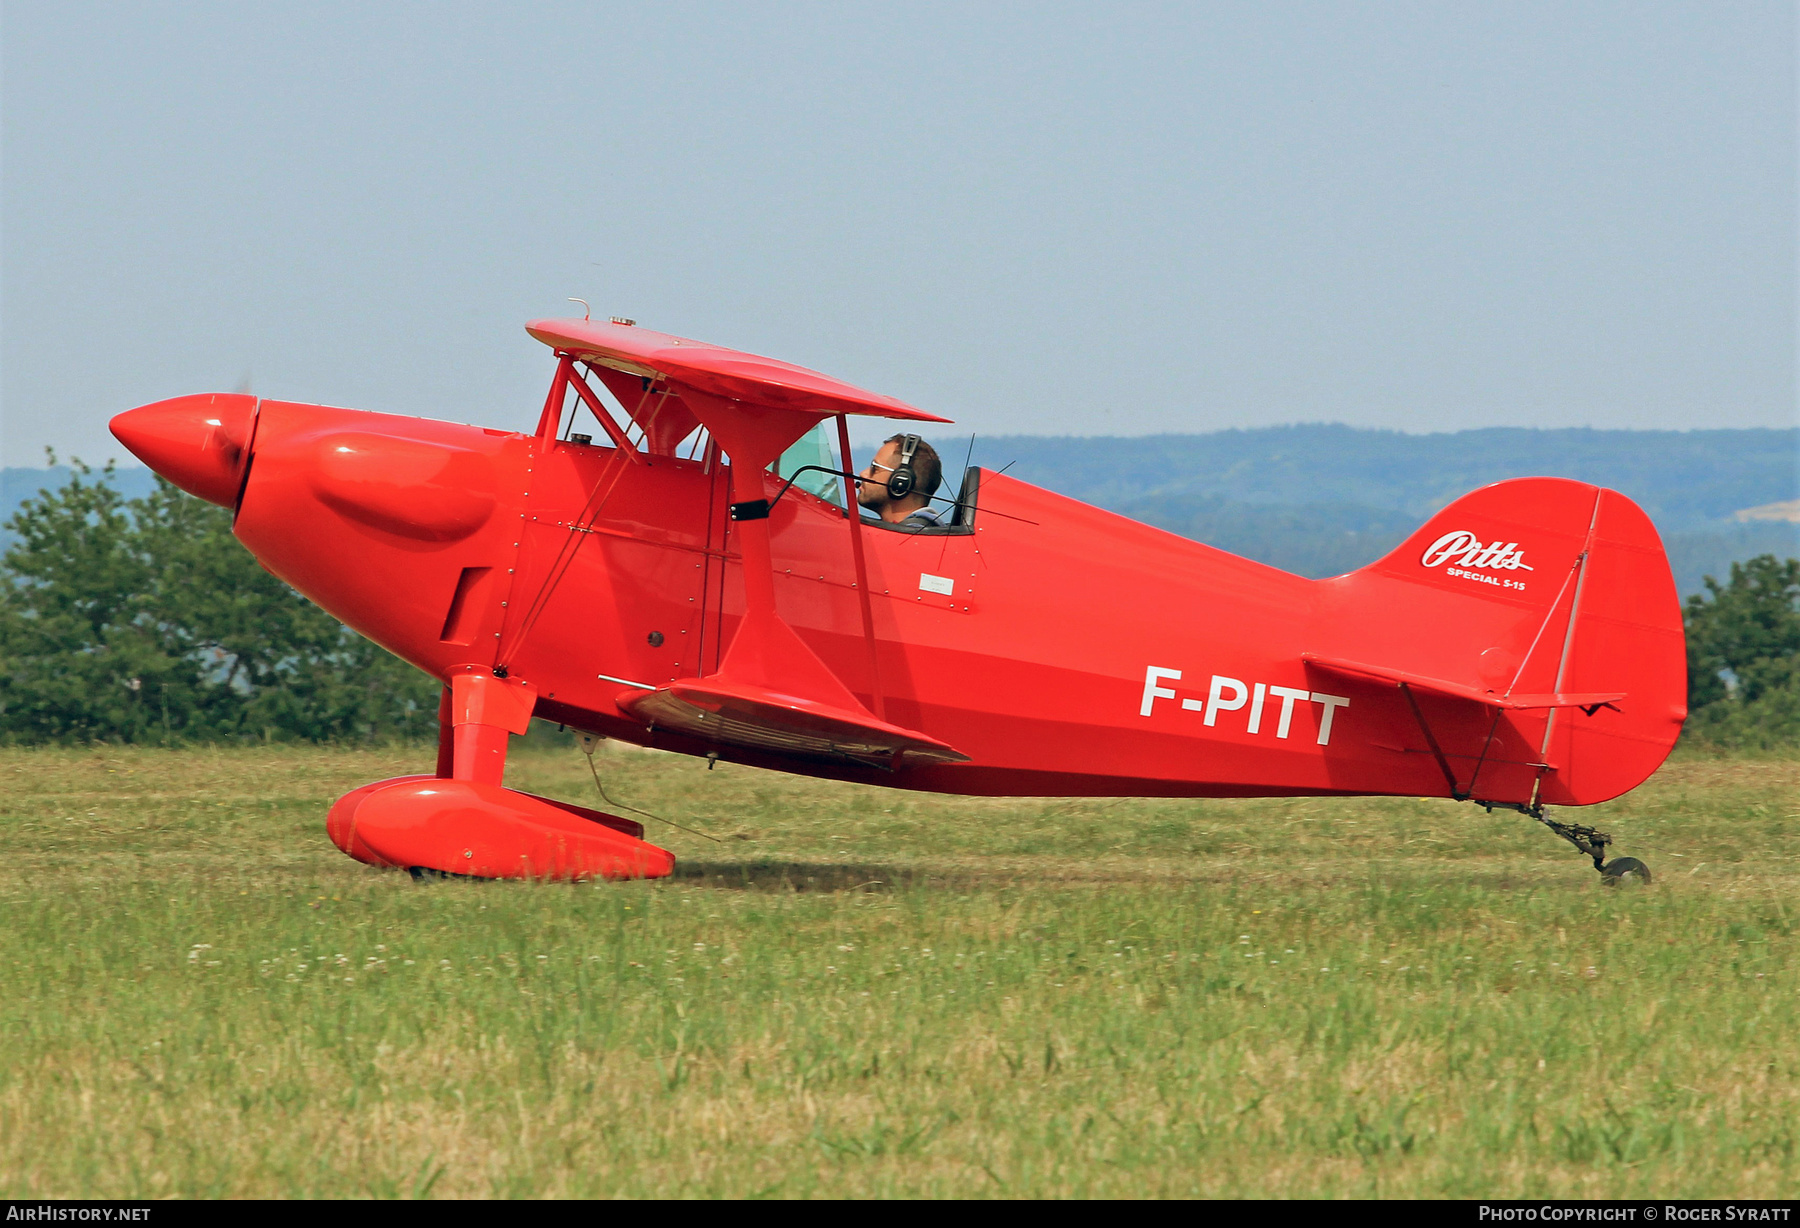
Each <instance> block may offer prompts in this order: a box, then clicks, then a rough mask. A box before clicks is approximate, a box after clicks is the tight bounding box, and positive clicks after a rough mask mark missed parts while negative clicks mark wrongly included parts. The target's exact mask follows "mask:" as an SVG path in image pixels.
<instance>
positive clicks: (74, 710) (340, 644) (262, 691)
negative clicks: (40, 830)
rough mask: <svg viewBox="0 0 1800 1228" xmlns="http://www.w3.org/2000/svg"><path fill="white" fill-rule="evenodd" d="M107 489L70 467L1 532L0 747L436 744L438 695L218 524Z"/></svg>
mask: <svg viewBox="0 0 1800 1228" xmlns="http://www.w3.org/2000/svg"><path fill="white" fill-rule="evenodd" d="M52 463H54V458H52ZM110 473H111V467H110V466H108V468H107V469H106V470H104V471H101V472H98V473H96V472H95V471H93V470H92V469H90V468H88V467H87V466H84V465H81V464H79V463H76V464H75V465H74V467H73V472H72V473H71V476H70V478H69V481H68V482H67V484H65V485H64V486H62V487H60V488H56V489H49V490H44V491H41V492H39V493H38V494H37V495H35V496H33V497H31V498H29V499H27V500H26V501H25V502H24V503H23V504H22V505H21V506H20V508H19V510H18V511H17V512H16V513H15V514H14V515H13V516H12V518H11V519H9V520H8V521H7V522H6V527H7V529H8V530H10V531H11V532H12V534H13V535H14V538H15V540H14V542H13V544H12V545H11V546H10V547H9V548H8V549H7V551H6V552H5V554H4V555H3V556H0V740H3V741H7V742H13V743H33V742H89V741H116V742H148V743H172V742H193V741H227V740H262V741H271V740H280V741H307V742H337V741H385V740H392V739H406V740H411V739H416V738H423V737H426V736H435V733H436V729H437V702H438V690H439V685H438V683H437V682H436V681H435V680H434V679H432V678H430V677H428V676H427V675H425V674H424V673H422V672H420V671H419V670H417V669H414V668H413V667H412V666H410V665H408V664H406V663H405V662H404V661H401V660H400V659H399V658H397V657H395V656H393V655H392V654H391V653H389V652H387V651H386V650H385V649H382V648H379V647H377V646H376V645H375V644H373V643H371V642H370V641H368V640H366V639H364V638H363V637H362V636H360V635H358V634H356V633H355V632H354V631H351V630H350V629H349V628H347V627H345V626H344V625H343V624H342V623H340V622H338V620H337V619H335V618H333V617H331V615H329V614H327V613H325V612H324V611H323V610H321V609H319V608H318V607H317V606H315V605H313V604H312V603H311V602H309V601H307V600H306V598H304V597H302V596H301V595H300V594H299V593H297V592H295V591H294V590H293V589H291V588H289V587H288V586H287V585H286V584H284V583H283V582H282V581H280V580H278V579H276V578H275V577H274V576H273V575H271V574H269V573H268V572H267V571H265V570H263V568H262V566H261V565H260V564H259V563H258V562H257V561H256V559H255V557H254V556H253V555H251V553H250V552H249V551H248V550H246V549H244V547H243V546H242V545H241V544H240V543H239V542H238V540H237V539H236V538H235V537H233V536H232V535H231V513H230V512H229V511H228V510H227V509H225V508H222V507H218V506H215V505H214V504H211V503H207V502H205V501H203V500H200V499H196V498H194V497H193V496H191V495H188V494H186V493H184V492H182V491H181V490H178V489H177V488H176V487H174V486H171V485H170V484H169V483H167V482H163V481H161V480H160V479H159V480H158V483H157V487H156V489H155V490H154V491H152V492H151V493H150V494H148V495H146V496H144V497H142V498H138V499H127V498H125V497H124V496H123V495H121V494H120V493H119V492H118V491H117V490H116V489H115V488H114V487H113V485H112V484H111V482H110V481H108V480H107V479H108V478H109V476H110Z"/></svg>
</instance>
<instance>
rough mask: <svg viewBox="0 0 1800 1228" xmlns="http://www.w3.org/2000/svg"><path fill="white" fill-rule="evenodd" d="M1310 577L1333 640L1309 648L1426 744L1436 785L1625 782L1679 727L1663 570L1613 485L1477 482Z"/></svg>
mask: <svg viewBox="0 0 1800 1228" xmlns="http://www.w3.org/2000/svg"><path fill="white" fill-rule="evenodd" d="M1322 587H1323V588H1325V589H1326V590H1327V591H1328V593H1329V598H1328V604H1329V606H1330V607H1331V611H1332V615H1333V617H1332V619H1331V620H1330V621H1331V622H1332V623H1333V624H1334V629H1335V630H1336V631H1337V634H1335V635H1334V636H1333V637H1332V638H1333V639H1334V640H1335V641H1336V645H1335V649H1334V651H1333V652H1320V653H1317V654H1309V658H1308V659H1309V662H1310V663H1312V664H1314V665H1315V666H1317V667H1318V668H1319V669H1321V670H1323V671H1325V672H1328V673H1337V674H1338V675H1339V676H1341V677H1346V678H1348V679H1350V684H1354V685H1357V686H1359V687H1361V688H1362V689H1363V690H1364V692H1365V693H1371V696H1372V697H1373V695H1374V694H1378V693H1382V692H1385V694H1384V695H1383V697H1382V700H1381V701H1380V703H1381V706H1382V707H1383V708H1384V709H1385V710H1386V711H1387V712H1388V714H1389V721H1388V723H1389V724H1390V725H1391V726H1393V727H1394V728H1395V731H1396V733H1397V735H1398V736H1400V737H1401V738H1402V739H1403V741H1404V742H1405V749H1407V750H1411V751H1417V752H1418V753H1421V754H1430V755H1432V756H1433V757H1434V758H1435V759H1436V761H1437V763H1438V764H1439V766H1440V767H1441V768H1442V771H1443V775H1444V777H1445V782H1446V787H1445V790H1444V792H1446V793H1448V794H1451V795H1454V796H1473V797H1475V798H1476V799H1477V800H1482V801H1495V802H1502V803H1507V804H1515V805H1529V804H1532V803H1534V802H1545V803H1551V804H1558V805H1588V804H1592V803H1594V802H1599V801H1605V800H1607V799H1608V798H1611V797H1616V796H1618V795H1619V794H1621V793H1623V792H1625V791H1626V790H1628V789H1631V788H1633V787H1634V786H1636V785H1638V784H1640V783H1642V781H1643V780H1644V779H1645V778H1647V777H1648V776H1649V775H1650V773H1651V772H1653V771H1655V770H1656V768H1657V767H1658V766H1659V765H1660V764H1661V763H1662V761H1663V760H1664V758H1666V757H1667V755H1668V753H1669V750H1670V748H1671V747H1673V745H1674V743H1675V739H1676V737H1677V736H1678V735H1679V733H1680V731H1681V722H1682V720H1683V719H1684V718H1685V717H1686V689H1687V675H1686V650H1685V644H1684V639H1683V633H1682V623H1681V608H1680V604H1679V602H1678V600H1677V597H1676V593H1675V583H1674V578H1673V576H1672V574H1671V573H1670V570H1669V564H1668V558H1667V556H1666V554H1665V553H1664V551H1663V546H1662V541H1661V538H1660V537H1659V536H1658V535H1657V532H1656V528H1655V526H1654V525H1652V524H1651V522H1650V519H1649V517H1648V516H1646V515H1645V514H1644V512H1643V510H1642V509H1641V508H1639V507H1638V506H1637V505H1636V504H1635V503H1633V502H1632V501H1631V500H1630V499H1628V498H1626V497H1625V496H1624V495H1622V494H1619V493H1618V492H1617V491H1613V490H1606V489H1603V488H1601V487H1597V486H1591V485H1588V484H1587V483H1583V482H1574V481H1568V480H1565V479H1561V478H1520V479H1515V480H1512V481H1507V482H1499V483H1496V484H1494V485H1492V486H1487V487H1483V488H1482V489H1480V490H1476V491H1473V492H1471V493H1470V494H1468V495H1465V496H1463V497H1462V498H1461V499H1458V500H1456V501H1455V502H1453V503H1451V504H1450V505H1449V506H1448V507H1446V508H1445V509H1444V510H1443V511H1441V512H1439V513H1438V514H1437V515H1436V516H1434V517H1432V518H1431V520H1429V521H1428V522H1427V523H1426V524H1425V525H1423V526H1422V527H1421V528H1420V529H1419V530H1418V531H1417V532H1415V533H1413V534H1412V535H1411V536H1410V537H1409V538H1407V540H1406V541H1405V542H1404V543H1402V544H1401V545H1400V546H1399V547H1398V548H1397V549H1395V550H1394V551H1393V552H1392V553H1390V554H1388V555H1387V556H1386V557H1385V558H1383V559H1381V560H1379V561H1378V562H1376V563H1373V564H1371V565H1369V566H1368V567H1365V568H1363V569H1362V570H1360V571H1356V572H1352V573H1350V574H1349V575H1346V576H1340V577H1338V578H1337V579H1335V580H1329V581H1323V582H1322ZM1347 667H1349V671H1348V672H1346V669H1347ZM1358 668H1360V671H1361V672H1360V673H1359V672H1357V669H1358ZM1403 684H1404V685H1403Z"/></svg>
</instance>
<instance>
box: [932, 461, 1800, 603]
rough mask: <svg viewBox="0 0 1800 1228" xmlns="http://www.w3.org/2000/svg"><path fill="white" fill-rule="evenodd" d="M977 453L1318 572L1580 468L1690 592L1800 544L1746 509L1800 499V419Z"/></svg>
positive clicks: (1796, 535)
mask: <svg viewBox="0 0 1800 1228" xmlns="http://www.w3.org/2000/svg"><path fill="white" fill-rule="evenodd" d="M934 442H936V441H934ZM967 450H968V441H967V439H966V438H965V439H962V440H958V439H955V438H944V439H943V440H942V442H941V444H940V451H941V452H942V454H943V455H944V457H945V459H946V461H947V462H948V464H947V466H946V467H947V468H949V469H952V470H954V469H955V468H956V467H957V466H958V465H960V463H961V461H962V458H963V456H964V455H965V454H967ZM975 460H976V462H977V463H979V464H982V465H985V466H987V467H989V468H992V469H999V468H1002V467H1005V468H1006V470H1007V472H1008V473H1010V474H1013V475H1015V476H1017V477H1020V478H1023V479H1025V480H1026V481H1028V482H1033V483H1035V484H1037V485H1039V486H1044V487H1047V488H1049V489H1051V490H1054V491H1057V492H1059V493H1061V494H1066V495H1070V496H1072V497H1074V498H1077V499H1082V500H1085V501H1086V502H1089V503H1095V504H1098V505H1099V506H1101V507H1105V508H1109V509H1111V510H1112V511H1116V512H1119V513H1121V514H1123V515H1126V516H1130V517H1132V518H1133V519H1135V520H1141V521H1143V522H1144V523H1146V524H1153V525H1156V526H1157V527H1159V528H1164V529H1168V530H1170V531H1171V532H1175V533H1180V534H1182V535H1183V536H1186V537H1192V538H1194V539H1196V540H1198V541H1204V542H1206V543H1208V544H1209V545H1214V546H1218V547H1219V548H1220V549H1222V550H1229V551H1231V552H1232V553H1234V554H1241V555H1244V556H1245V557H1247V558H1253V559H1256V560H1258V561H1259V562H1264V563H1268V564H1270V565H1271V566H1275V567H1280V568H1282V569H1284V570H1287V571H1293V572H1297V573H1299V574H1300V575H1305V576H1329V575H1337V574H1340V573H1342V572H1345V571H1350V570H1353V569H1355V568H1357V567H1361V566H1363V565H1364V564H1366V563H1371V562H1373V561H1374V560H1376V559H1378V558H1380V557H1381V556H1382V555H1383V554H1385V553H1387V551H1389V550H1391V549H1393V548H1394V547H1395V546H1397V545H1398V544H1399V543H1400V542H1401V541H1402V540H1403V539H1404V538H1405V537H1406V535H1407V533H1409V532H1411V531H1412V530H1413V529H1415V528H1417V527H1418V526H1419V525H1420V524H1421V523H1423V522H1424V521H1425V520H1426V519H1427V518H1428V517H1430V516H1431V515H1432V514H1433V513H1434V512H1436V511H1437V510H1438V509H1439V508H1441V507H1443V506H1444V505H1445V504H1447V503H1449V502H1450V501H1451V500H1453V499H1455V498H1457V497H1458V496H1459V495H1462V494H1465V493H1467V492H1468V491H1470V490H1473V489H1475V488H1476V487H1477V486H1483V485H1486V484H1487V483H1489V482H1498V481H1501V480H1502V479H1505V478H1513V477H1528V476H1545V477H1568V478H1575V479H1577V480H1580V481H1584V482H1593V483H1596V484H1598V485H1601V486H1609V487H1611V488H1613V489H1614V490H1618V491H1622V492H1623V493H1625V494H1627V495H1629V496H1630V497H1631V498H1632V499H1634V500H1636V501H1637V502H1638V503H1639V504H1640V505H1641V506H1642V507H1643V508H1644V509H1645V510H1646V511H1647V512H1649V513H1650V516H1651V518H1652V519H1653V520H1655V522H1656V524H1657V528H1658V529H1659V530H1660V531H1661V532H1662V534H1663V540H1664V544H1665V545H1666V546H1667V548H1668V551H1669V559H1670V564H1671V566H1672V567H1673V569H1674V571H1675V579H1676V583H1677V585H1678V586H1679V587H1680V590H1681V592H1682V593H1684V594H1685V593H1691V592H1695V591H1698V590H1699V588H1700V586H1701V578H1702V577H1703V576H1706V575H1716V576H1721V577H1722V576H1724V575H1726V574H1727V573H1728V572H1729V570H1730V566H1731V563H1732V562H1733V561H1734V560H1741V559H1746V558H1749V557H1751V556H1752V555H1756V554H1764V553H1768V554H1777V555H1781V556H1783V557H1791V556H1800V525H1796V524H1794V523H1792V522H1783V521H1779V520H1767V519H1749V520H1738V519H1736V518H1735V513H1737V512H1739V511H1743V510H1746V509H1751V508H1766V507H1768V506H1769V505H1772V504H1778V503H1782V502H1785V501H1788V500H1792V499H1794V498H1796V497H1797V496H1800V429H1790V430H1728V431H1594V430H1556V431H1539V430H1526V429H1517V428H1491V429H1487V430H1479V431H1456V432H1451V433H1446V434H1439V435H1404V434H1401V433H1400V432H1398V431H1371V430H1359V429H1356V428H1353V427H1347V426H1278V427H1265V428H1260V429H1256V430H1233V431H1218V432H1215V433H1213V434H1208V435H1145V436H1134V437H1124V438H1121V437H1106V436H1101V437H1069V436H1035V435H1004V436H993V437H989V438H983V439H977V440H976V441H975Z"/></svg>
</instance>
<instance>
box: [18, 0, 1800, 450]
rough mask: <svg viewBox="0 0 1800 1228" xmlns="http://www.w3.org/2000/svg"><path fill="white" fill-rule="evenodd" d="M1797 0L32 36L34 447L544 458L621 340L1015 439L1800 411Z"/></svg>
mask: <svg viewBox="0 0 1800 1228" xmlns="http://www.w3.org/2000/svg"><path fill="white" fill-rule="evenodd" d="M1796 50H1797V48H1796V15H1795V9H1794V6H1793V5H1792V4H1788V3H1732V4H1721V3H1716V2H1708V3H1697V4H1665V3H1649V2H1633V3H1620V4H1604V3H1585V2H1579V0H1577V2H1571V0H1554V2H1551V3H1534V2H1530V0H1520V2H1518V3H1507V4H1498V3H1488V4H1481V3H1469V2H1468V0H1455V2H1452V3H1441V4H1417V3H1383V4H1377V5H1370V4H1365V3H1349V2H1346V3H1281V2H1258V3H1242V4H1235V3H1234V4H1211V3H1185V4H1174V5H1135V4H1112V3H1109V4H1104V5H1094V4H1071V5H1058V4H1053V3H1031V4H1017V5H981V4H971V3H966V2H964V3H955V4H943V5H933V4H927V3H907V4H894V5H865V4H855V3H833V4H774V3H766V4H756V5H749V4H731V5H710V4H658V5H644V4H631V5H609V4H602V3H573V4H559V3H554V2H544V3H532V4H529V5H526V4H517V5H510V4H479V5H477V4H457V3H431V4H405V3H373V4H371V3H368V2H367V0H359V2H357V3H337V2H336V0H311V2H309V3H306V4H288V3H273V2H264V3H258V4H254V5H250V4H241V3H229V4H205V3H182V4H154V5H150V4H108V5H89V4H82V3H71V2H69V0H57V2H55V3H42V2H35V0H5V4H4V8H3V9H0V73H3V77H0V460H3V461H4V463H5V464H8V465H36V464H42V463H43V450H44V448H45V447H46V446H53V447H55V448H56V449H57V450H58V452H59V453H61V454H62V455H64V456H67V455H69V454H70V453H73V454H76V455H79V456H82V457H83V458H85V459H87V460H90V461H94V462H98V461H100V460H103V459H105V458H107V457H109V456H117V457H120V458H121V459H124V460H129V458H128V457H126V456H125V455H124V454H123V452H122V449H120V448H119V447H118V445H117V444H116V443H115V442H114V441H113V440H112V438H111V437H110V435H108V434H107V433H106V430H105V424H106V421H107V419H108V417H110V416H111V415H112V414H114V413H116V412H118V411H120V410H123V409H127V408H130V407H131V406H133V405H137V404H142V403H146V402H149V401H154V400H158V399H160V398H163V397H168V396H175V395H180V394H183V393H190V392H202V391H218V390H231V389H234V388H237V387H239V386H241V385H245V384H248V386H249V387H250V388H252V389H253V390H254V391H255V392H257V393H258V394H260V395H263V396H271V397H280V398H285V399H292V400H302V401H312V402H318V403H323V404H333V405H349V406H355V407H357V408H362V409H374V410H383V411H387V412H394V413H407V414H421V415H425V416H430V417H438V418H447V419H453V420H457V421H465V422H478V423H481V424H483V425H489V426H500V427H511V428H517V429H529V428H530V427H531V426H532V424H533V423H534V422H535V420H536V413H537V409H538V407H539V406H541V404H542V398H543V394H544V390H545V388H546V387H547V386H548V381H549V378H550V375H551V362H550V357H549V354H548V352H547V351H545V350H544V349H543V347H541V346H540V345H538V343H536V342H534V341H532V340H531V339H530V338H529V337H527V336H526V334H525V332H524V329H523V324H524V322H525V321H526V320H528V319H531V318H534V317H538V316H546V315H567V314H571V313H573V314H579V313H580V309H579V308H576V307H572V306H571V305H570V304H569V303H568V302H567V301H566V300H567V298H568V297H569V296H579V297H581V298H584V299H587V300H589V301H590V302H591V303H592V305H593V311H594V314H595V315H596V316H599V317H604V316H608V315H623V316H629V317H632V318H635V319H636V320H638V321H639V322H640V323H642V324H644V325H646V326H648V327H653V328H656V329H659V330H662V331H665V332H673V333H677V334H680V335H683V336H689V337H697V338H702V339H704V340H707V341H712V342H716V343H719V344H722V345H728V346H734V347H737V348H740V349H745V350H749V351H752V352H755V353H760V354H767V355H770V356H773V357H776V358H780V359H784V360H786V361H790V362H798V363H801V364H804V365H806V366H811V367H815V368H818V369H820V370H823V371H826V372H828V373H830V374H832V375H835V376H837V377H839V378H842V379H846V380H848V381H850V382H852V383H855V384H859V385H862V386H864V387H868V388H870V389H873V390H875V391H877V392H881V393H886V394H888V395H891V396H897V397H900V398H901V399H903V400H906V401H909V402H911V403H912V404H914V405H917V406H919V407H921V408H924V409H928V410H931V411H933V412H935V413H940V414H943V415H945V416H947V417H951V418H954V419H956V420H957V422H958V423H959V424H960V425H961V426H962V427H963V428H965V429H969V430H974V431H976V432H979V433H981V434H985V435H992V434H1145V433H1156V432H1170V431H1173V432H1201V431H1210V430H1218V429H1222V428H1226V427H1249V426H1258V425H1268V424H1275V423H1288V422H1345V423H1350V424H1352V425H1357V426H1371V427H1385V428H1394V429H1400V430H1406V431H1415V432H1419V431H1444V430H1457V429H1462V428H1467V427H1480V426H1500V425H1510V426H1545V427H1562V426H1594V427H1641V428H1674V429H1686V428H1694V427H1733V426H1786V425H1791V424H1792V423H1794V421H1795V420H1796V378H1795V369H1796V362H1795V355H1796V348H1797V347H1796V283H1797V268H1796V256H1797V246H1796V217H1797V216H1800V211H1797V209H1796V188H1795V178H1796V129H1797V122H1796V121H1797V116H1796V95H1795V61H1796Z"/></svg>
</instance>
